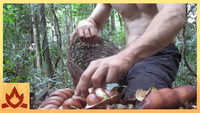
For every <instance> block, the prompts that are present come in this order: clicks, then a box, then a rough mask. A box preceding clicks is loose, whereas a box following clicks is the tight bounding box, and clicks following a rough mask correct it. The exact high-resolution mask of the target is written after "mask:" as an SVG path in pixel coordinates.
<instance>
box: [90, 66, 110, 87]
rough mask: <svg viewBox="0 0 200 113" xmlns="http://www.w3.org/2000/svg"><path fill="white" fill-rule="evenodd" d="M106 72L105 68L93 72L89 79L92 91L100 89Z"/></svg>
mask: <svg viewBox="0 0 200 113" xmlns="http://www.w3.org/2000/svg"><path fill="white" fill-rule="evenodd" d="M107 70H108V68H107V67H103V68H98V69H97V70H96V71H95V72H94V74H93V76H92V78H91V81H92V86H93V88H94V89H96V88H99V87H102V85H103V83H104V81H105V78H106V74H107Z"/></svg>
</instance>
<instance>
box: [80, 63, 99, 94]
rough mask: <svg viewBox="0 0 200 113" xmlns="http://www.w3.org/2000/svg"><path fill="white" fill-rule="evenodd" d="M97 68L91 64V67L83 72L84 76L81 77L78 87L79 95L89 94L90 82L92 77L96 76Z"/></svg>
mask: <svg viewBox="0 0 200 113" xmlns="http://www.w3.org/2000/svg"><path fill="white" fill-rule="evenodd" d="M96 68H97V67H96V66H95V65H91V63H90V65H89V67H88V68H87V69H86V70H85V71H84V72H83V74H82V75H81V77H80V80H79V83H78V85H77V87H76V90H77V95H81V93H82V94H83V95H87V94H88V86H89V82H90V80H91V77H92V75H93V74H94V72H95V70H96Z"/></svg>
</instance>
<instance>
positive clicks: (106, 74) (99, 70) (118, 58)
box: [75, 54, 132, 96]
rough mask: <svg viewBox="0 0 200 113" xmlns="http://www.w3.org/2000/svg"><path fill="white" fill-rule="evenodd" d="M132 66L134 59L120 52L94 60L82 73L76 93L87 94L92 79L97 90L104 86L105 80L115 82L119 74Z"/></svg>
mask: <svg viewBox="0 0 200 113" xmlns="http://www.w3.org/2000/svg"><path fill="white" fill-rule="evenodd" d="M131 66H132V60H131V59H130V58H129V57H125V56H122V55H119V54H118V55H114V56H110V57H107V58H102V59H98V60H95V61H92V62H91V63H90V65H89V67H88V68H87V69H86V70H85V71H84V73H83V74H82V75H81V77H80V80H79V83H78V85H77V87H76V93H75V95H82V96H87V95H88V86H89V82H90V81H91V82H92V86H93V90H95V89H96V88H99V87H102V85H103V84H104V83H105V82H106V83H112V82H114V81H113V80H114V79H115V78H116V76H117V75H119V74H123V73H125V72H127V71H128V70H129V69H130V68H131Z"/></svg>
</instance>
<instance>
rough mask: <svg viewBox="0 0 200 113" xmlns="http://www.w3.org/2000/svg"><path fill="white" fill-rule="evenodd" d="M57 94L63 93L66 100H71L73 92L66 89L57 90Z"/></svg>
mask: <svg viewBox="0 0 200 113" xmlns="http://www.w3.org/2000/svg"><path fill="white" fill-rule="evenodd" d="M57 91H58V92H62V93H64V94H65V95H66V96H67V97H68V98H71V97H72V95H74V91H73V90H72V89H69V88H66V89H59V90H57Z"/></svg>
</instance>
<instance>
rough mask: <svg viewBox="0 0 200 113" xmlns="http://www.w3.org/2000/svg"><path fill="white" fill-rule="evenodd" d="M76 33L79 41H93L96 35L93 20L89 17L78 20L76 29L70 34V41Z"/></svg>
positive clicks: (95, 39)
mask: <svg viewBox="0 0 200 113" xmlns="http://www.w3.org/2000/svg"><path fill="white" fill-rule="evenodd" d="M77 34H78V36H79V37H80V39H81V41H83V42H85V43H95V42H96V41H97V36H98V31H97V27H96V24H95V22H94V21H93V20H92V19H90V18H88V19H84V20H82V21H80V22H79V24H78V26H77V28H76V30H75V31H74V32H73V33H72V35H71V38H70V42H71V41H72V40H73V38H74V37H75V36H76V35H77Z"/></svg>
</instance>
